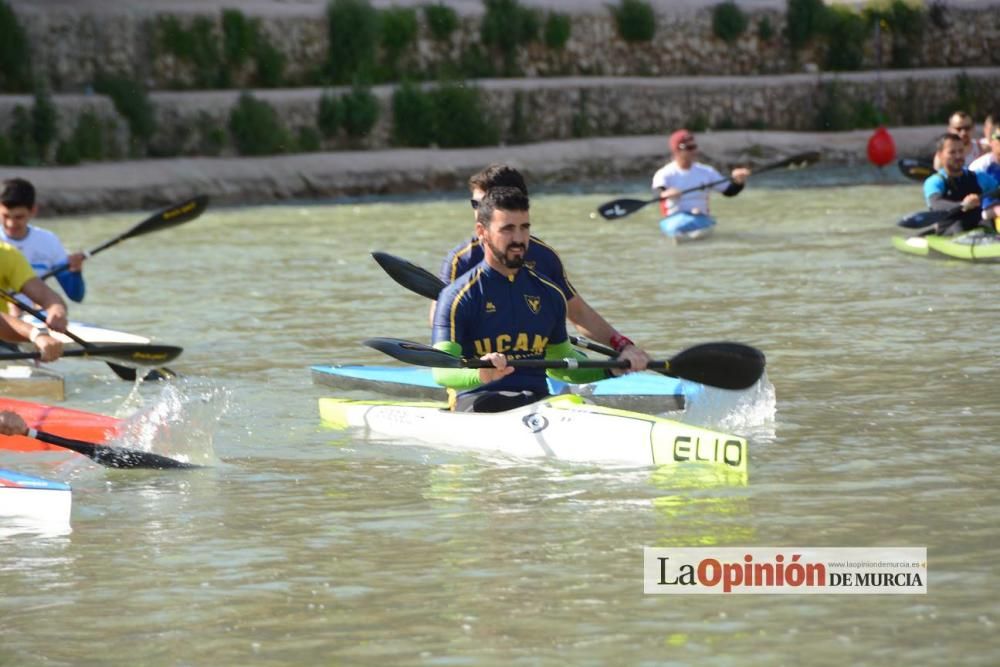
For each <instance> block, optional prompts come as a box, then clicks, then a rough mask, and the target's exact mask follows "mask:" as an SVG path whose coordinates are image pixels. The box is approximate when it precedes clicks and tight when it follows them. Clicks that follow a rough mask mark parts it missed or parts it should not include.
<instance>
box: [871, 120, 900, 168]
mask: <svg viewBox="0 0 1000 667" xmlns="http://www.w3.org/2000/svg"><path fill="white" fill-rule="evenodd" d="M895 159H896V142H895V141H893V140H892V135H891V134H889V130H887V129H885V127H884V126H879V128H878V129H877V130H875V132H874V133H873V134H872V136H871V137H870V138H869V139H868V161H869V162H871V163H872V164H874V165H875V166H877V167H884V166H885V165H887V164H889V163H890V162H892V161H893V160H895Z"/></svg>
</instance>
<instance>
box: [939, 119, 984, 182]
mask: <svg viewBox="0 0 1000 667" xmlns="http://www.w3.org/2000/svg"><path fill="white" fill-rule="evenodd" d="M975 131H976V123H975V121H973V120H972V116H970V115H969V114H968V112H965V111H956V112H955V113H953V114H951V116H950V117H949V118H948V131H947V133H946V134H954V135H955V136H957V137H958V138H959V140H960V141H961V142H962V165H963V166H965V167H968V166H969V165H970V164H972V162H973V160H975V159H976V158H978V157H979V156H980V155H982V154H983V152H984V149H983V147H982V146H981V145H980V143H979V140H978V139H976V138H974V137H975V136H976V134H975ZM943 166H944V162H943V161H942V159H941V158H940V157H939V156H938V154H937V153H935V154H934V168H935V169H941V168H942V167H943Z"/></svg>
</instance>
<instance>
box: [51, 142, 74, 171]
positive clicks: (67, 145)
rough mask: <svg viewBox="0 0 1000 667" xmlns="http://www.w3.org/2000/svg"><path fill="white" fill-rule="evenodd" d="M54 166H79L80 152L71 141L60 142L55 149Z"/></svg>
mask: <svg viewBox="0 0 1000 667" xmlns="http://www.w3.org/2000/svg"><path fill="white" fill-rule="evenodd" d="M56 164H61V165H64V166H70V165H74V164H80V151H78V150H77V148H76V144H74V143H73V142H72V141H60V142H59V146H58V148H56Z"/></svg>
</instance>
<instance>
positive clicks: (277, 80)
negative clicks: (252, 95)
mask: <svg viewBox="0 0 1000 667" xmlns="http://www.w3.org/2000/svg"><path fill="white" fill-rule="evenodd" d="M253 60H254V67H255V76H254V81H255V82H256V84H257V85H258V86H262V87H264V88H278V87H279V86H281V85H282V83H283V76H284V73H285V55H284V54H283V53H282V52H281V51H279V50H278V49H277V48H275V47H274V45H272V44H271V43H270V42H268V41H267V40H265V39H260V40H258V41H257V46H256V47H255V48H254V52H253Z"/></svg>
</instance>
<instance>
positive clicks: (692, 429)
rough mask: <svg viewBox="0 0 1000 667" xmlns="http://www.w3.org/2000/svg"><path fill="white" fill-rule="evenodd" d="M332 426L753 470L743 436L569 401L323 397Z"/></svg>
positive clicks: (541, 452)
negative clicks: (459, 407) (506, 404)
mask: <svg viewBox="0 0 1000 667" xmlns="http://www.w3.org/2000/svg"><path fill="white" fill-rule="evenodd" d="M319 411H320V417H321V419H322V420H323V423H324V424H326V425H327V426H330V427H333V428H340V429H343V428H350V427H358V428H364V429H367V431H368V432H370V433H371V434H374V435H378V436H383V437H388V438H391V439H393V441H394V442H398V443H399V444H414V443H415V442H417V443H427V444H431V445H435V446H439V447H444V448H447V449H452V450H464V451H468V450H472V451H479V452H497V453H502V454H506V455H508V456H513V457H518V458H534V457H547V458H554V459H562V460H566V461H579V462H594V463H613V464H631V465H638V466H652V465H655V466H660V465H676V464H703V465H704V464H708V465H711V466H713V467H716V468H720V469H725V470H729V471H734V472H739V473H741V474H743V475H745V474H746V471H747V441H746V439H745V438H741V437H739V436H735V435H730V434H728V433H720V432H717V431H711V430H708V429H704V428H700V427H698V426H691V425H689V424H684V423H682V422H678V421H674V420H671V419H664V418H662V417H656V416H653V415H648V414H643V413H640V412H629V411H626V410H618V409H615V408H609V407H605V406H600V405H594V404H591V403H587V402H585V401H584V400H583V399H582V398H580V397H579V396H573V395H564V396H550V397H549V398H547V399H545V400H542V401H539V402H537V403H532V404H531V405H527V406H524V407H521V408H517V409H515V410H509V411H507V412H499V413H469V412H452V411H450V410H448V409H447V407H446V406H445V405H444V404H443V403H429V402H422V403H421V402H402V401H398V402H394V401H358V400H351V399H342V398H321V399H319Z"/></svg>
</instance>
